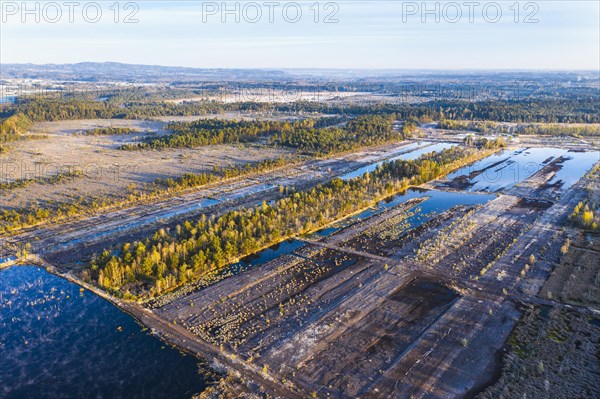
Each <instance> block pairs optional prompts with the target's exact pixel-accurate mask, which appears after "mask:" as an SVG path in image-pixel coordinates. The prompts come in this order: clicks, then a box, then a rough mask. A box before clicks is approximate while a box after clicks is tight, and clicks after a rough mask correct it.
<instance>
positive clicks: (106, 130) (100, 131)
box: [83, 127, 140, 136]
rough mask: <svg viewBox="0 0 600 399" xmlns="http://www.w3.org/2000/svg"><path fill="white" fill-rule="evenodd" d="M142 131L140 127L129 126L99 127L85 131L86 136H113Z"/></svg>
mask: <svg viewBox="0 0 600 399" xmlns="http://www.w3.org/2000/svg"><path fill="white" fill-rule="evenodd" d="M132 133H140V131H139V130H138V129H132V128H129V127H99V128H95V129H91V130H86V131H84V132H83V135H85V136H111V135H117V134H132Z"/></svg>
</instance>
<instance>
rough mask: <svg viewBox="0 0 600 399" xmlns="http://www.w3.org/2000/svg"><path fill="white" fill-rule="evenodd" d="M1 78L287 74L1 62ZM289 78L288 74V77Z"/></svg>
mask: <svg viewBox="0 0 600 399" xmlns="http://www.w3.org/2000/svg"><path fill="white" fill-rule="evenodd" d="M1 70H2V75H1V76H0V78H3V79H9V78H25V79H48V80H63V81H69V80H73V81H85V82H106V81H127V82H139V83H159V82H177V81H181V82H191V81H219V80H224V81H225V80H235V81H252V80H259V81H268V80H277V81H281V80H285V79H286V77H289V74H288V73H286V72H283V71H280V70H266V69H265V70H263V69H200V68H186V67H170V66H158V65H134V64H121V63H118V62H82V63H78V64H60V65H59V64H43V65H37V64H2V69H1ZM290 78H291V77H290Z"/></svg>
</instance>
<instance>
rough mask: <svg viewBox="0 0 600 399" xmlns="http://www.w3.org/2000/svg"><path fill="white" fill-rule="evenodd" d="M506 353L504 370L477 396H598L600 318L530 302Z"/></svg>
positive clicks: (485, 398)
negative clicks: (537, 305)
mask: <svg viewBox="0 0 600 399" xmlns="http://www.w3.org/2000/svg"><path fill="white" fill-rule="evenodd" d="M506 350H507V353H506V354H505V355H504V357H503V366H502V375H501V377H500V379H499V380H498V381H497V382H496V383H495V384H493V385H492V386H489V387H487V388H486V389H485V390H484V391H483V392H482V393H480V394H479V395H478V396H477V398H478V399H492V398H493V399H509V398H553V399H554V398H555V399H571V398H597V397H600V385H599V384H598V380H599V378H600V362H598V353H600V320H599V319H590V318H589V317H587V316H584V315H581V314H578V313H574V312H565V311H558V310H557V309H550V308H547V307H533V306H532V307H528V308H527V309H526V310H525V313H524V314H523V317H522V318H521V320H520V322H519V323H518V325H517V327H516V328H515V330H514V331H513V333H512V334H511V336H510V339H509V345H507V348H506Z"/></svg>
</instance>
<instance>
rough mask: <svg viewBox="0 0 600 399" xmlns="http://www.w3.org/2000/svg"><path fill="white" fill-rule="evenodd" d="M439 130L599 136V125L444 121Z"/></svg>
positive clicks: (441, 122) (440, 123) (439, 125)
mask: <svg viewBox="0 0 600 399" xmlns="http://www.w3.org/2000/svg"><path fill="white" fill-rule="evenodd" d="M438 127H439V128H440V129H447V130H469V131H473V132H478V133H492V134H512V135H544V136H572V137H586V136H600V125H597V124H594V125H592V124H587V125H573V124H571V125H566V124H555V123H554V124H552V123H536V124H532V123H527V124H517V125H507V124H503V123H498V122H494V121H463V120H460V121H456V120H448V119H444V120H442V121H440V122H439V123H438Z"/></svg>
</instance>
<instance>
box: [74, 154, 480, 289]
mask: <svg viewBox="0 0 600 399" xmlns="http://www.w3.org/2000/svg"><path fill="white" fill-rule="evenodd" d="M489 154H490V151H489V150H487V151H486V150H477V149H467V148H460V147H453V148H450V149H446V150H444V151H442V152H439V153H435V152H432V153H429V154H425V155H423V156H422V157H421V158H419V159H417V160H414V161H404V160H399V161H395V162H391V163H385V164H383V165H382V166H381V167H379V168H378V169H377V170H375V171H374V172H373V173H367V174H365V175H363V176H361V177H359V178H356V179H352V180H349V181H343V180H340V179H334V180H332V181H331V182H329V183H327V184H323V185H319V186H317V187H315V188H313V189H312V190H309V191H304V192H295V193H293V194H291V195H289V196H287V197H285V198H283V199H281V200H279V201H277V202H276V203H274V204H272V205H269V204H266V203H263V204H262V205H261V206H259V207H257V208H254V209H242V210H239V211H231V212H228V213H226V214H224V215H222V216H220V217H218V218H212V219H207V218H206V217H202V218H201V219H200V220H195V221H187V222H185V223H184V224H183V225H181V226H179V227H178V228H177V229H176V230H175V231H166V230H164V229H161V230H158V231H157V232H156V233H155V234H154V235H153V236H152V237H151V238H148V239H147V240H145V241H143V242H134V243H127V244H125V245H124V246H123V247H122V248H121V249H120V251H119V252H118V254H116V255H114V254H112V253H111V252H109V251H105V252H104V253H102V254H101V255H100V256H98V257H97V258H96V259H94V260H93V262H92V264H91V268H90V269H89V270H87V271H86V272H85V274H84V278H85V279H86V280H88V281H92V282H94V283H96V284H98V285H99V286H100V287H102V288H104V289H106V290H109V291H111V292H113V293H114V294H116V295H119V296H123V297H126V298H132V297H144V296H147V295H150V296H155V295H159V294H161V293H164V292H166V291H169V290H172V289H174V288H175V287H177V286H179V285H181V284H184V283H186V282H188V281H190V280H195V279H197V278H198V277H200V276H203V275H206V274H210V273H214V272H215V271H216V270H219V269H221V268H222V267H224V266H225V265H227V264H228V263H230V262H233V261H235V260H236V259H239V258H240V257H243V256H245V255H249V254H251V253H254V252H256V251H257V250H259V249H260V248H264V247H266V246H270V245H273V244H275V243H278V242H281V241H282V240H284V239H286V238H288V237H291V236H295V235H299V234H303V233H306V232H309V231H312V230H315V229H318V228H320V227H322V226H324V225H326V224H328V223H331V222H332V221H334V220H337V219H340V218H342V217H344V216H347V215H349V214H352V213H354V212H357V211H359V210H360V209H364V208H365V207H368V206H370V205H371V204H372V203H374V201H378V200H380V199H382V198H384V197H386V196H389V195H391V194H394V193H396V192H400V191H403V190H406V189H407V188H408V187H409V186H411V185H418V184H421V183H424V182H427V181H430V180H432V179H435V178H437V177H440V176H443V175H444V174H447V173H448V172H450V171H451V170H454V169H456V168H458V167H461V166H463V165H465V164H468V163H471V162H473V161H475V160H478V159H481V158H483V157H484V156H487V155H489Z"/></svg>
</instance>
